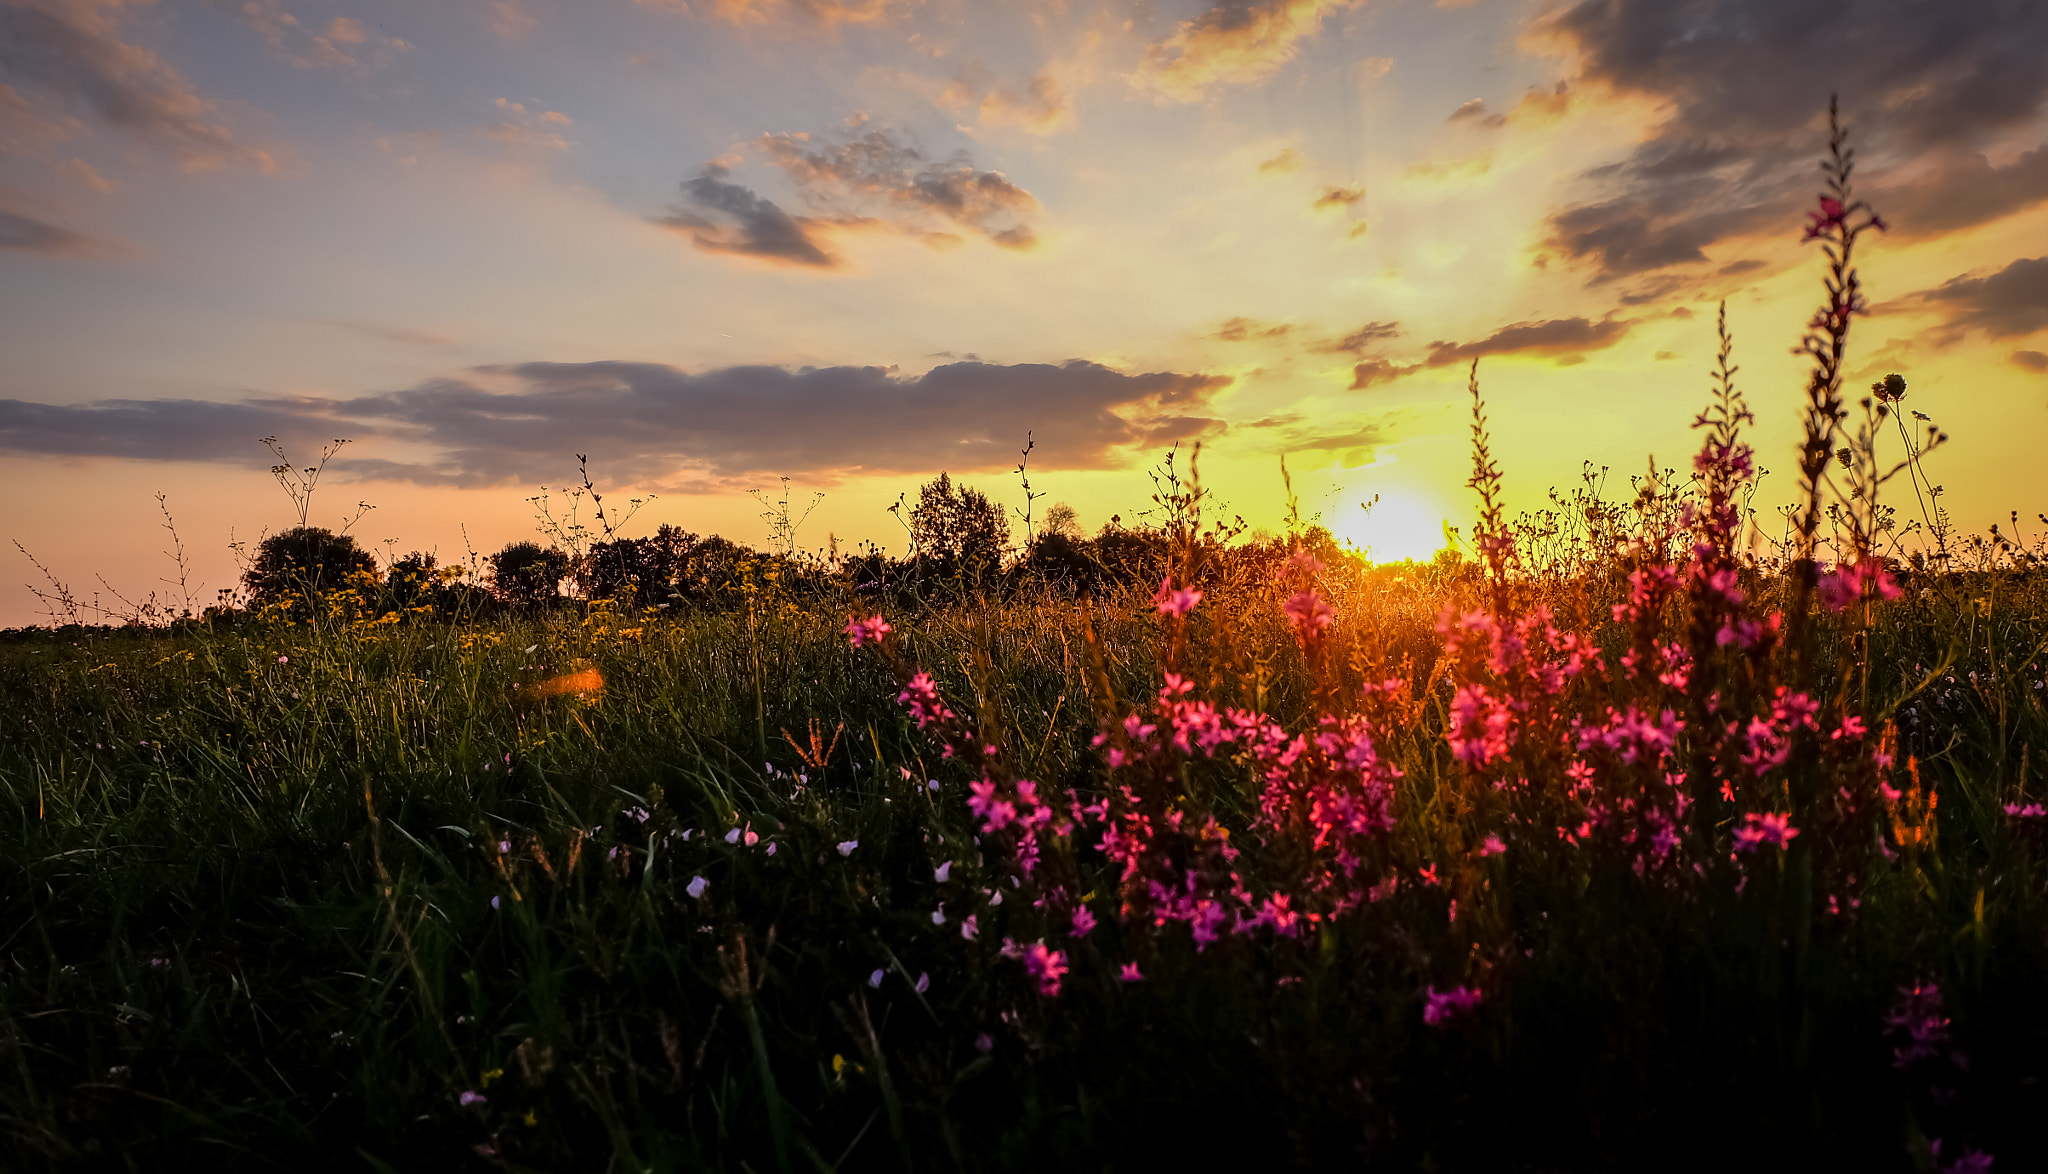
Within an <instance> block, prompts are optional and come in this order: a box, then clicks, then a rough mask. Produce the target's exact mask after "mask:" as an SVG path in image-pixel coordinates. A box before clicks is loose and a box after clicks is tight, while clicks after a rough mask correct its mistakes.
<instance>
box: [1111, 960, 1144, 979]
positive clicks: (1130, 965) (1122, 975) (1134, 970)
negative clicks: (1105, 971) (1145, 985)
mask: <svg viewBox="0 0 2048 1174" xmlns="http://www.w3.org/2000/svg"><path fill="white" fill-rule="evenodd" d="M1116 976H1117V978H1119V979H1121V980H1122V981H1124V982H1143V981H1144V979H1145V975H1144V972H1142V971H1140V970H1139V969H1138V964H1137V963H1136V962H1126V963H1124V965H1123V969H1121V970H1119V971H1117V972H1116Z"/></svg>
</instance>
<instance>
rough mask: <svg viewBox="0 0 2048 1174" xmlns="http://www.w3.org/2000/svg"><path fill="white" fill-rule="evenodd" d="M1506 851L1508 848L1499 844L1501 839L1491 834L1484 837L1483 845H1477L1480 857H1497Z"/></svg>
mask: <svg viewBox="0 0 2048 1174" xmlns="http://www.w3.org/2000/svg"><path fill="white" fill-rule="evenodd" d="M1507 850H1508V846H1507V845H1506V844H1504V843H1502V842H1501V838H1500V837H1499V836H1496V835H1491V834H1489V835H1488V836H1487V837H1486V842H1485V843H1483V844H1481V845H1479V854H1480V855H1481V856H1498V855H1500V854H1501V853H1503V852H1505V851H1507Z"/></svg>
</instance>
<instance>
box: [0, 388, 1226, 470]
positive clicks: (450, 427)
mask: <svg viewBox="0 0 2048 1174" xmlns="http://www.w3.org/2000/svg"><path fill="white" fill-rule="evenodd" d="M474 375H475V381H474V382H472V381H470V380H466V379H463V380H458V379H442V380H434V381H431V382H428V383H425V384H422V385H421V386H418V387H415V388H412V389H409V390H405V391H398V392H389V393H385V394H379V395H370V396H363V397H360V398H356V399H348V400H312V399H289V400H288V399H264V400H248V401H244V402H241V403H232V404H221V403H204V402H197V401H190V400H162V401H108V402H102V403H96V404H85V405H76V406H57V405H49V404H33V403H22V402H20V401H11V400H10V401H0V449H7V450H12V451H16V452H26V453H56V454H66V455H80V456H83V455H100V456H121V457H136V458H144V459H161V460H206V461H225V462H233V463H242V462H246V461H249V460H250V457H251V454H250V453H249V452H248V451H247V450H249V449H250V448H252V447H253V446H252V444H251V443H250V442H251V440H252V439H253V438H254V437H257V436H262V435H266V434H276V435H279V436H283V437H286V438H287V439H288V440H289V441H290V442H291V443H294V444H297V445H299V446H300V447H304V446H305V445H306V444H307V442H308V441H311V442H313V443H317V442H318V441H321V440H325V439H327V438H329V437H333V436H349V437H353V438H356V439H359V440H360V439H363V438H366V437H368V438H373V439H379V440H382V441H386V442H394V443H397V444H402V445H404V446H406V448H407V449H408V450H411V451H415V452H417V451H421V450H424V452H425V454H426V455H424V456H421V457H419V458H417V459H413V460H409V461H408V460H401V459H398V458H397V457H396V456H382V457H380V456H377V455H375V454H374V453H369V454H365V455H363V456H361V457H357V458H356V459H354V460H351V461H349V462H337V463H336V465H335V466H334V468H335V469H336V470H337V471H340V472H343V473H345V474H346V475H348V476H351V477H355V478H358V479H367V478H379V479H393V480H401V481H410V482H414V483H419V484H453V485H492V484H503V483H507V482H517V481H521V480H525V481H533V480H536V479H539V478H544V477H551V476H555V475H557V474H559V472H560V470H561V469H562V468H563V467H564V465H565V463H566V462H567V461H568V460H569V459H570V457H571V454H573V453H576V452H586V453H589V454H591V455H592V456H593V458H595V459H597V460H598V461H599V462H600V463H602V464H603V465H604V466H605V467H606V468H607V469H610V470H613V471H614V472H615V474H616V475H617V476H619V477H621V478H625V479H629V480H634V481H638V482H640V483H650V482H655V481H665V482H669V483H672V484H681V485H683V486H684V487H685V488H691V487H695V488H723V487H726V486H729V485H730V484H732V483H733V482H734V481H735V480H736V479H743V478H749V477H757V476H760V475H764V474H767V475H777V474H783V473H789V474H803V475H806V476H810V477H814V478H826V479H829V478H831V477H834V476H840V475H849V474H854V473H928V472H930V471H931V470H933V469H938V468H947V469H953V470H956V471H958V470H976V469H997V468H1007V467H1009V466H1010V465H1012V464H1014V463H1015V461H1016V450H1017V447H1018V443H1019V441H1020V439H1021V438H1022V437H1023V436H1024V434H1025V432H1026V431H1027V430H1029V431H1031V432H1032V433H1033V434H1034V438H1035V439H1036V441H1037V450H1036V452H1034V453H1033V459H1034V461H1038V460H1041V459H1042V460H1043V461H1044V463H1045V464H1046V465H1047V466H1048V467H1055V468H1099V467H1105V466H1110V465H1115V464H1118V463H1120V462H1121V461H1122V460H1123V459H1124V457H1125V456H1126V455H1128V450H1130V449H1132V448H1134V447H1151V446H1157V445H1161V444H1167V443H1171V442H1173V441H1175V440H1181V439H1192V438H1196V437H1201V436H1206V435H1213V434H1215V433H1217V432H1219V431H1221V430H1222V427H1223V426H1222V424H1221V422H1220V421H1218V420H1216V419H1214V418H1212V417H1210V416H1208V415H1206V414H1204V413H1205V409H1206V407H1207V405H1208V402H1209V400H1210V399H1211V398H1212V397H1213V396H1214V395H1215V394H1216V393H1217V392H1219V391H1220V390H1222V389H1223V388H1224V387H1226V386H1228V385H1229V383H1230V382H1231V380H1230V379H1229V378H1228V377H1226V376H1216V375H1204V374H1177V373H1172V372H1155V373H1150V374H1141V375H1126V374H1123V373H1121V372H1117V371H1114V370H1111V369H1110V368H1107V367H1104V366H1102V365H1100V364H1097V363H1090V362H1084V361H1080V360H1075V361H1071V362H1067V363H1062V364H1058V365H1053V364H1039V363H1025V364H1016V365H1012V366H999V365H993V364H988V363H979V362H962V363H950V364H947V365H944V366H940V367H935V368H933V369H932V370H930V371H928V372H926V373H925V374H923V375H921V376H916V377H904V376H899V375H897V374H895V373H893V372H892V371H890V370H885V369H883V368H880V367H823V368H818V367H806V368H802V369H800V370H795V371H792V370H789V369H787V368H783V367H765V366H763V367H728V368H722V369H717V370H712V371H706V372H704V373H702V374H690V373H688V372H685V371H681V370H679V369H677V368H675V367H670V366H666V365H663V364H657V363H628V362H597V363H573V364H557V363H526V364H521V365H519V366H513V367H489V368H478V369H477V370H476V371H475V373H474ZM487 385H498V386H509V387H510V390H499V389H496V388H495V387H494V386H487ZM351 455H352V456H354V455H355V454H354V453H352V454H351Z"/></svg>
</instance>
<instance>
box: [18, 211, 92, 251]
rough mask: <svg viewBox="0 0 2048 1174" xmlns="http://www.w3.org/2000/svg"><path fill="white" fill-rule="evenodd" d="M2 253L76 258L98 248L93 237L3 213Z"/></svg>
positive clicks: (21, 216) (25, 217)
mask: <svg viewBox="0 0 2048 1174" xmlns="http://www.w3.org/2000/svg"><path fill="white" fill-rule="evenodd" d="M0 249H14V250H18V251H20V252H24V253H47V254H49V255H51V256H58V257H76V256H83V255H85V254H89V253H93V252H96V251H98V246H97V243H96V242H95V241H94V240H93V239H92V238H91V237H88V236H84V235H82V234H80V233H76V232H73V231H71V230H70V229H68V228H59V227H57V226H56V225H54V224H46V223H44V222H43V221H41V220H33V219H30V218H29V217H27V216H23V215H21V214H20V213H19V212H9V211H7V210H5V209H0Z"/></svg>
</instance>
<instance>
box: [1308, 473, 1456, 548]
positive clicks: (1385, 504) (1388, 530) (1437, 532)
mask: <svg viewBox="0 0 2048 1174" xmlns="http://www.w3.org/2000/svg"><path fill="white" fill-rule="evenodd" d="M1368 500H1369V499H1368ZM1330 529H1331V531H1332V532H1333V533H1334V534H1335V535H1336V536H1337V539H1338V540H1339V541H1341V542H1343V543H1345V544H1346V545H1348V546H1350V547H1351V548H1352V549H1354V550H1357V551H1359V552H1361V553H1363V554H1364V555H1365V556H1366V557H1368V558H1370V559H1371V560H1372V561H1374V562H1377V563H1397V562H1400V561H1402V560H1403V559H1414V560H1416V561H1418V562H1426V561H1428V560H1429V559H1430V558H1432V557H1434V556H1435V555H1436V552H1437V551H1439V550H1442V549H1443V548H1444V545H1445V540H1444V518H1443V514H1442V512H1441V511H1440V510H1439V509H1438V508H1437V507H1436V505H1435V503H1434V502H1432V501H1431V500H1429V499H1428V498H1427V497H1425V496H1423V495H1421V494H1416V493H1412V492H1408V491H1404V490H1399V489H1395V490H1382V491H1381V492H1380V494H1379V500H1378V501H1377V502H1375V503H1374V504H1373V505H1372V506H1371V508H1370V509H1366V508H1362V507H1358V506H1353V507H1349V508H1348V509H1346V511H1345V512H1344V513H1340V514H1339V515H1338V516H1337V517H1336V518H1335V519H1334V520H1333V524H1332V526H1331V527H1330Z"/></svg>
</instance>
